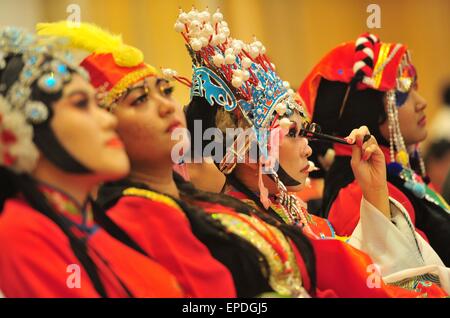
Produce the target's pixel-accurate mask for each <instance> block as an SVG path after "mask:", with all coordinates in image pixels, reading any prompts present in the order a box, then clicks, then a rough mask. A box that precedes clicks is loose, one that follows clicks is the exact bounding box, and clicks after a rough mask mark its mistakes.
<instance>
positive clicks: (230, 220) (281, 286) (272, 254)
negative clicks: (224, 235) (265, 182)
mask: <svg viewBox="0 0 450 318" xmlns="http://www.w3.org/2000/svg"><path fill="white" fill-rule="evenodd" d="M239 216H240V217H242V218H245V219H246V220H247V221H248V222H250V223H251V224H252V225H253V227H255V228H257V229H258V230H259V231H261V232H262V233H268V235H269V236H273V235H274V236H275V237H276V238H277V239H278V241H279V242H280V244H281V247H282V248H283V250H284V251H286V252H287V256H288V261H287V262H286V263H283V261H282V259H281V258H280V256H279V255H278V253H277V252H276V251H275V249H274V248H273V247H272V245H271V244H270V243H269V242H268V241H267V240H266V239H265V238H264V237H262V236H261V235H260V234H259V233H258V232H257V231H256V230H255V228H253V227H252V226H251V225H250V224H248V223H246V222H244V221H242V220H240V219H239V218H238V217H234V216H232V215H229V214H224V213H220V211H219V212H216V213H213V214H212V217H213V218H214V219H216V220H218V221H220V223H222V225H223V226H224V227H225V228H226V229H227V230H228V231H230V232H231V233H234V234H235V235H238V236H239V237H242V238H243V239H245V240H246V241H248V242H250V243H251V244H252V245H253V246H255V247H256V248H257V249H258V250H259V251H260V252H261V254H263V255H264V257H265V259H266V261H267V264H268V266H269V268H270V273H269V274H270V277H269V284H270V286H271V287H272V288H273V290H274V291H275V292H277V293H278V294H280V295H281V296H288V297H299V296H301V295H304V293H305V291H304V289H303V287H302V277H301V273H300V270H299V268H298V265H297V261H296V257H295V254H294V251H293V250H292V247H291V245H290V243H289V241H288V240H287V239H286V237H285V236H284V234H283V233H282V232H281V231H280V230H278V229H277V228H275V227H273V226H271V225H266V226H264V225H263V224H261V221H260V220H258V219H257V218H254V217H251V216H249V215H246V214H240V213H239ZM269 231H270V233H269Z"/></svg>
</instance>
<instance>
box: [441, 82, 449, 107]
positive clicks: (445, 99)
mask: <svg viewBox="0 0 450 318" xmlns="http://www.w3.org/2000/svg"><path fill="white" fill-rule="evenodd" d="M442 101H443V102H444V104H445V105H447V107H450V83H448V84H447V85H445V87H444V89H443V90H442Z"/></svg>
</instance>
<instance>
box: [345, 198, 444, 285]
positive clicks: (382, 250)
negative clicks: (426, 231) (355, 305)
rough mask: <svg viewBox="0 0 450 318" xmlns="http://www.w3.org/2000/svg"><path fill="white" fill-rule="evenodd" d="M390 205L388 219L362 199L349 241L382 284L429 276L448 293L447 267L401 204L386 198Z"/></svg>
mask: <svg viewBox="0 0 450 318" xmlns="http://www.w3.org/2000/svg"><path fill="white" fill-rule="evenodd" d="M390 208H391V220H389V219H388V218H386V216H384V215H383V214H382V213H381V211H379V210H378V209H377V208H375V207H374V206H373V205H372V204H370V203H369V202H368V201H366V200H365V199H364V198H363V199H362V200H361V217H360V220H359V223H358V225H357V226H356V228H355V231H354V232H353V233H352V236H351V237H350V239H349V244H351V245H352V246H353V247H356V248H357V249H359V250H362V251H364V252H366V253H367V254H368V255H369V256H370V257H371V258H372V260H373V261H374V263H375V264H376V265H377V267H378V269H379V270H380V274H381V276H382V277H383V280H384V282H385V283H394V282H399V281H402V280H404V279H411V278H414V277H418V276H422V275H432V276H434V277H436V278H437V279H438V280H439V284H440V285H441V287H442V288H443V289H444V290H445V291H446V292H447V293H450V268H447V267H445V265H444V263H443V262H442V260H441V259H440V258H439V256H438V255H437V254H436V252H435V251H434V250H433V248H432V247H431V246H430V245H429V244H428V243H427V242H426V241H425V240H424V239H423V238H422V237H421V236H420V235H419V234H418V233H417V232H416V231H415V229H414V226H413V224H412V221H411V219H410V218H409V215H408V213H407V212H406V209H405V208H404V207H403V205H402V204H401V203H399V202H398V201H396V200H395V199H393V198H390ZM427 277H431V276H427Z"/></svg>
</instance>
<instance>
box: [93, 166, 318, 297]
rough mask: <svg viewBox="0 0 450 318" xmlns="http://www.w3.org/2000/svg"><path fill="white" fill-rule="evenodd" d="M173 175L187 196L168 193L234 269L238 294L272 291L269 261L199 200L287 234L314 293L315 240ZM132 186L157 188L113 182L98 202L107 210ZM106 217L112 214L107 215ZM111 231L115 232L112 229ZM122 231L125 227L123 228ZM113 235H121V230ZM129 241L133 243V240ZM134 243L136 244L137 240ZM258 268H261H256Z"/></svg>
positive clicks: (194, 230)
mask: <svg viewBox="0 0 450 318" xmlns="http://www.w3.org/2000/svg"><path fill="white" fill-rule="evenodd" d="M173 177H174V181H175V183H176V185H177V188H178V190H179V191H180V194H181V196H182V198H183V199H182V200H180V199H177V198H174V197H171V196H170V195H167V194H166V195H167V196H169V197H171V198H172V199H173V200H174V201H175V202H177V204H178V205H179V206H180V207H181V208H182V209H183V211H184V213H185V214H186V217H187V218H188V220H189V223H190V225H191V229H192V233H193V234H194V235H195V236H196V237H197V238H198V239H199V240H200V241H201V242H202V243H203V244H205V246H206V247H207V248H208V249H209V251H210V253H211V255H212V256H213V257H214V258H215V259H217V260H218V261H219V262H221V263H222V264H224V265H225V266H226V267H227V268H228V270H229V271H230V272H231V274H232V276H233V279H234V283H235V287H236V291H237V294H238V297H255V296H257V295H258V294H260V293H262V292H267V291H270V290H272V288H271V287H270V286H269V285H268V282H267V281H268V275H269V273H270V268H269V266H268V264H267V260H266V259H265V257H264V256H263V255H262V254H261V252H259V250H258V249H257V248H255V246H253V245H252V244H251V243H250V242H248V241H246V240H245V239H243V238H241V237H240V236H238V235H236V234H233V233H230V232H229V231H228V230H226V229H225V227H224V226H223V225H222V224H221V223H220V222H219V221H217V220H215V219H213V218H212V217H211V216H210V215H209V214H208V213H206V212H205V211H204V210H203V209H202V208H200V207H199V206H197V205H196V203H199V202H207V203H213V204H219V205H223V206H226V207H229V208H232V209H233V210H235V211H237V212H238V213H243V214H247V215H249V214H254V215H256V216H258V217H259V218H260V219H262V220H263V221H265V222H266V223H268V224H270V225H273V226H276V227H277V228H278V229H280V230H281V231H282V232H283V234H284V235H286V236H287V237H288V238H290V239H291V240H292V241H293V242H294V244H295V245H296V246H297V248H298V250H299V252H301V254H302V256H303V259H304V261H305V265H306V268H307V272H308V275H309V278H310V281H311V288H310V290H309V292H310V294H311V295H314V292H315V286H316V272H315V255H314V252H313V249H312V246H311V243H310V242H309V241H308V240H307V239H306V237H304V235H303V233H301V230H300V229H299V228H297V227H293V226H289V225H286V224H281V223H280V222H278V221H277V220H275V219H273V218H271V217H269V216H267V215H265V214H263V213H260V212H259V211H257V210H255V209H253V208H252V207H250V206H249V205H247V204H245V203H243V202H241V201H240V200H238V199H235V198H233V197H230V196H226V195H222V194H217V193H211V192H205V191H201V190H198V189H196V188H195V186H194V185H193V184H192V183H190V182H188V181H186V180H184V179H183V178H182V177H181V176H180V175H179V174H177V173H176V172H174V173H173ZM128 187H137V188H141V189H148V190H151V191H154V190H152V189H151V188H149V187H148V186H147V185H145V184H142V183H136V182H132V181H130V180H120V181H116V182H109V183H106V184H104V185H103V186H102V187H100V189H99V192H98V197H97V203H98V204H99V206H101V207H102V209H103V210H104V211H105V210H108V209H109V208H111V207H112V206H114V205H115V204H116V203H117V202H118V200H119V199H120V198H121V197H122V193H123V190H124V189H126V188H128ZM103 218H108V217H107V216H103ZM108 222H111V221H108ZM108 231H111V229H109V230H108ZM119 231H123V230H122V229H119ZM110 234H112V235H113V236H115V237H118V236H117V233H116V234H114V233H110ZM126 244H128V245H129V246H130V244H129V243H126ZM133 244H134V245H136V243H135V242H133ZM257 268H260V269H261V270H259V271H258V270H255V269H257Z"/></svg>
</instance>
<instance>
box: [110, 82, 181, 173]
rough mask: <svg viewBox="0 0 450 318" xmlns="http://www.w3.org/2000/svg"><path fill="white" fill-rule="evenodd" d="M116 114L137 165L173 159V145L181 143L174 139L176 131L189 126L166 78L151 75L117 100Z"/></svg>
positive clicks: (133, 163)
mask: <svg viewBox="0 0 450 318" xmlns="http://www.w3.org/2000/svg"><path fill="white" fill-rule="evenodd" d="M114 114H115V115H116V117H117V119H118V121H119V124H118V128H117V132H118V133H119V135H120V137H121V138H122V140H123V141H124V144H125V148H126V150H127V153H128V155H129V157H130V161H131V163H132V166H133V167H137V166H139V167H147V166H154V165H155V164H160V163H161V162H167V161H168V160H171V159H170V158H171V156H170V155H171V151H172V148H173V147H174V146H175V145H176V144H177V143H178V140H172V139H173V138H172V136H171V135H172V132H173V131H174V130H175V129H176V128H185V127H186V119H185V116H184V113H183V110H182V107H181V106H180V105H179V104H178V103H177V102H176V101H175V100H174V99H173V98H172V87H171V86H170V85H169V83H168V82H167V81H166V80H164V79H161V78H157V77H149V78H147V79H146V80H145V81H144V80H142V81H140V82H138V83H136V84H135V85H133V86H132V87H131V88H130V89H129V92H128V94H126V96H124V97H123V98H121V99H120V100H119V101H118V102H117V106H116V107H115V108H114ZM184 131H186V129H184Z"/></svg>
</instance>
